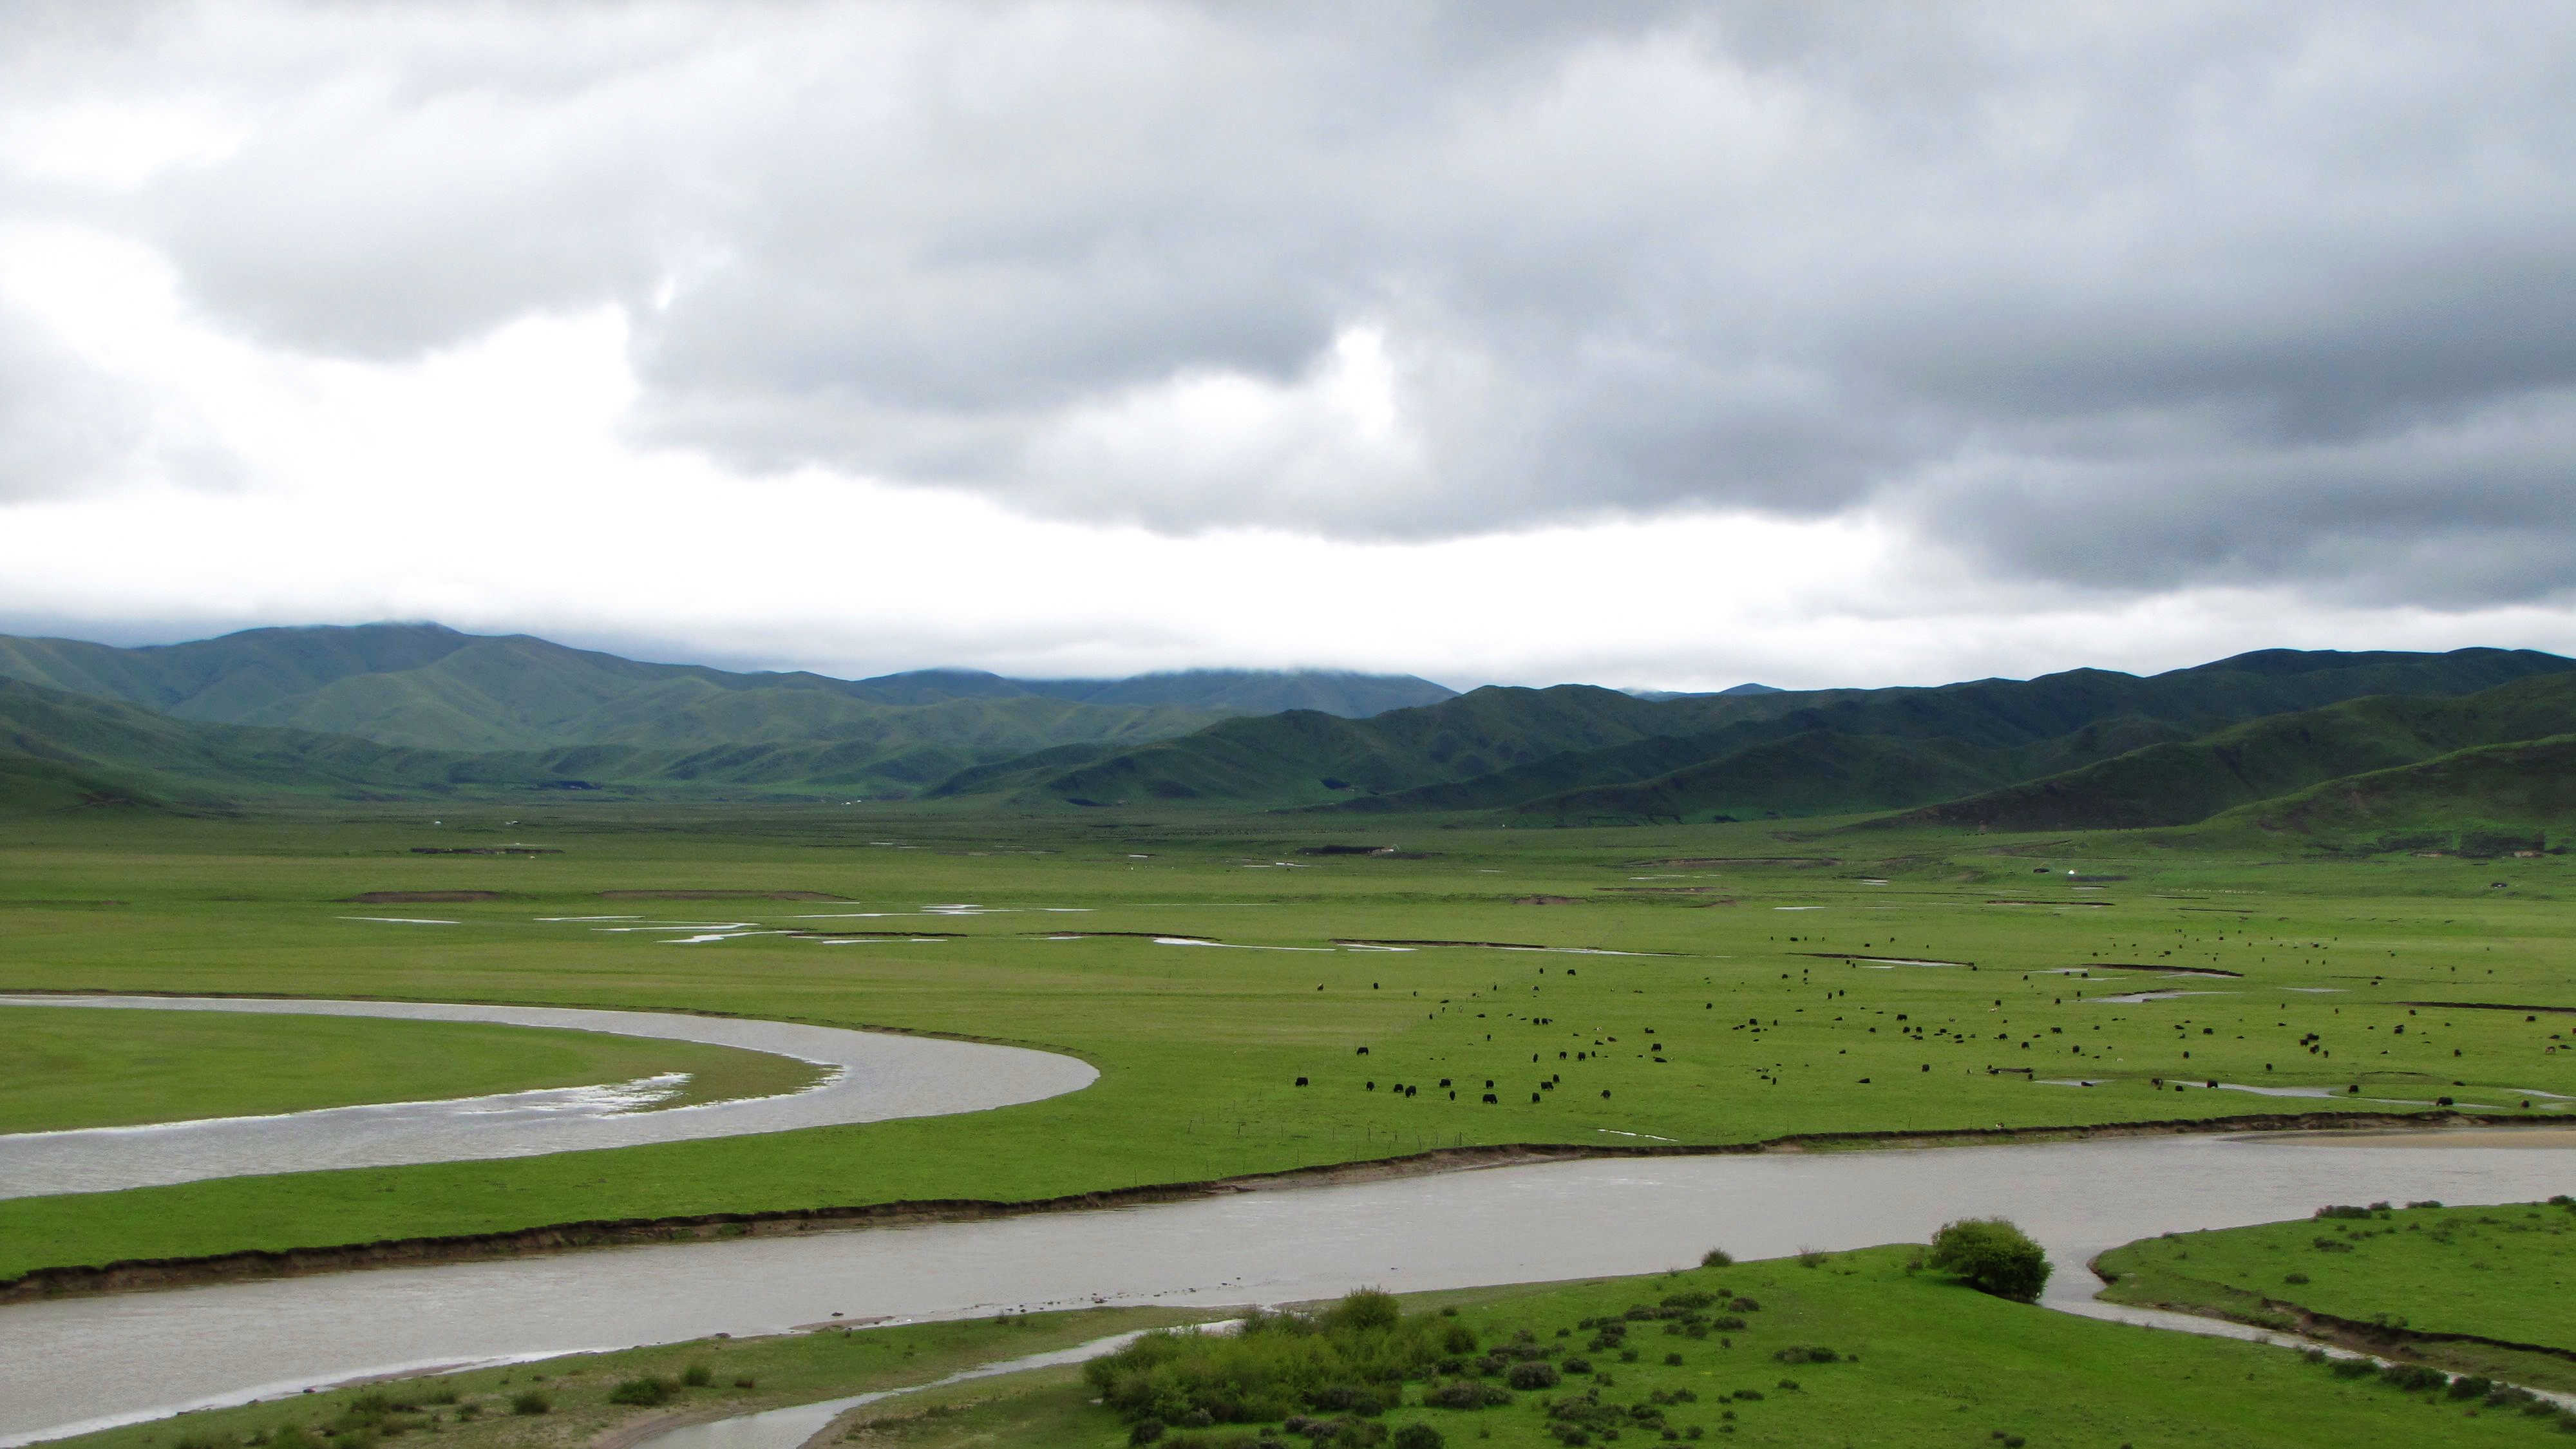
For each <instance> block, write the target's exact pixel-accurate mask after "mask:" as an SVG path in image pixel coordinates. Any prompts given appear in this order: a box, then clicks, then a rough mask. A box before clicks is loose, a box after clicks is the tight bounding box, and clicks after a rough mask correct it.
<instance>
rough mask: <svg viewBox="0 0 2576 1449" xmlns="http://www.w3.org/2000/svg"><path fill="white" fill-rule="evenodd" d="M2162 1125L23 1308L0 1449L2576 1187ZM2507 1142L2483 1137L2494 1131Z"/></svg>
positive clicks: (1376, 1185) (2512, 1153) (2341, 1141)
mask: <svg viewBox="0 0 2576 1449" xmlns="http://www.w3.org/2000/svg"><path fill="white" fill-rule="evenodd" d="M2319 1136H2320V1138H2321V1139H2322V1140H2283V1139H2282V1138H2281V1137H2279V1136H2271V1137H2218V1136H2199V1137H2141V1138H2118V1139H2104V1140H2098V1141H2089V1142H2062V1143H2051V1144H2047V1145H2034V1146H2001V1147H1953V1148H1936V1149H1921V1150H1889V1151H1868V1152H1840V1153H1811V1154H1785V1153H1784V1154H1768V1155H1760V1156H1733V1157H1682V1158H1653V1159H1626V1160H1621V1159H1610V1160H1594V1161H1584V1162H1570V1163H1554V1164H1547V1165H1543V1166H1531V1167H1512V1168H1496V1169H1489V1170H1485V1171H1476V1172H1460V1173H1450V1174H1444V1175H1439V1176H1429V1177H1414V1178H1399V1179H1392V1180H1387V1181H1380V1182H1370V1183H1359V1184H1352V1185H1347V1186H1337V1187H1325V1188H1305V1189H1296V1190H1283V1191H1270V1192H1246V1193H1239V1194H1234V1195H1230V1196H1226V1197H1221V1198H1211V1199H1203V1200H1199V1201H1192V1202H1184V1203H1174V1204H1167V1205H1162V1206H1155V1207H1144V1208H1131V1209H1118V1210H1108V1211H1095V1212H1078V1213H1055V1214H1044V1215H1037V1216H1031V1217H1024V1218H1014V1219H1007V1220H1002V1221H993V1222H976V1223H952V1224H928V1225H921V1226H914V1227H902V1228H874V1229H866V1230H860V1231H847V1232H817V1233H813V1234H809V1235H802V1236H795V1237H780V1238H748V1239H740V1240H736V1241H732V1242H715V1243H686V1244H669V1245H657V1246H650V1247H636V1248H616V1249H605V1250H597V1251H589V1252H577V1253H565V1254H558V1255H552V1256H545V1257H534V1258H522V1259H514V1260H509V1261H500V1262H482V1263H461V1264H454V1265H448V1266H441V1267H431V1268H407V1269H392V1270H383V1271H374V1272H353V1273H339V1274H332V1275H328V1276H320V1277H311V1278H294V1279H282V1280H277V1281H271V1282H258V1283H240V1284H228V1285H223V1286H217V1287H207V1288H194V1289H183V1290H177V1291H171V1292H162V1293H140V1294H130V1295H123V1296H112V1297H100V1298H84V1299H67V1300H61V1301H57V1302H50V1303H27V1304H20V1305H14V1306H10V1307H6V1308H0V1363H6V1364H8V1365H10V1373H9V1380H8V1384H9V1391H8V1393H7V1395H6V1396H5V1401H0V1445H7V1444H18V1443H25V1442H29V1441H32V1440H36V1439H43V1438H51V1437H56V1436H59V1435H62V1434H66V1433H72V1432H77V1431H79V1430H81V1429H84V1428H89V1427H97V1426H102V1425H105V1424H108V1423H113V1422H122V1421H128V1420H132V1419H137V1418H144V1417H150V1416H154V1415H159V1414H166V1413H169V1412H172V1411H174V1410H177V1409H180V1408H184V1407H189V1406H193V1405H199V1404H209V1403H219V1402H236V1401H239V1400H241V1399H244V1398H248V1397H253V1396H257V1395H265V1394H276V1393H284V1392H290V1391H292V1390H294V1389H296V1388H299V1387H302V1386H306V1385H312V1384H325V1383H333V1382H338V1381H342V1380H345V1379H349V1378H353V1377H357V1376H360V1375H365V1374H371V1373H383V1372H390V1371H396V1370H402V1369H411V1368H419V1367H425V1366H432V1365H446V1364H462V1363H468V1362H477V1361H489V1360H495V1359H501V1358H511V1357H534V1356H540V1355H547V1354H558V1353H567V1352H574V1351H579V1350H583V1349H598V1348H613V1347H625V1346H628V1345H633V1344H639V1343H654V1342H668V1341H674V1340H680V1339H687V1338H696V1337H701V1336H704V1335H707V1334H712V1333H718V1332H723V1333H731V1334H734V1335H736V1336H741V1335H746V1334H755V1333H772V1332H777V1331H780V1330H782V1329H787V1328H792V1327H795V1326H797V1325H800V1324H808V1323H816V1322H821V1321H825V1320H828V1319H830V1318H832V1317H833V1316H835V1315H845V1316H846V1317H848V1318H852V1319H859V1318H873V1317H879V1316H887V1317H894V1318H906V1319H919V1318H936V1317H955V1316H965V1315H972V1314H981V1313H990V1312H995V1311H998V1310H1002V1309H1013V1310H1018V1309H1032V1308H1045V1307H1054V1306H1066V1305H1073V1304H1082V1303H1094V1302H1104V1303H1164V1304H1202V1305H1221V1304H1238V1303H1256V1302H1265V1303H1266V1302H1287V1301H1296V1300H1302V1299H1312V1298H1321V1297H1327V1296H1331V1295H1335V1294H1339V1293H1343V1292H1346V1291H1348V1290H1350V1289H1352V1288H1356V1287H1363V1286H1370V1285H1376V1286H1382V1287H1386V1288H1389V1289H1393V1290H1397V1291H1407V1290H1416V1289H1431V1288H1450V1287H1465V1286H1471V1285H1476V1284H1489V1283H1513V1282H1530V1281H1540V1280H1548V1279H1562V1278H1579V1277H1591V1276H1598V1275H1609V1274H1628V1273H1645V1272H1652V1271H1655V1270H1658V1269H1662V1268H1669V1267H1674V1266H1678V1265H1683V1264H1688V1263H1694V1262H1696V1261H1698V1259H1699V1255H1700V1254H1701V1252H1702V1251H1704V1250H1705V1249H1707V1248H1710V1247H1724V1248H1726V1249H1727V1250H1729V1251H1730V1252H1733V1253H1735V1254H1736V1255H1738V1256H1739V1257H1767V1256H1773V1255H1778V1254H1783V1253H1790V1252H1794V1251H1796V1250H1798V1249H1800V1248H1809V1247H1812V1248H1823V1249H1841V1248H1854V1247H1862V1246H1866V1245H1869V1244H1874V1243H1885V1242H1898V1241H1916V1242H1919V1241H1922V1240H1924V1239H1925V1238H1927V1237H1928V1236H1930V1234H1931V1232H1932V1230H1933V1229H1934V1228H1936V1227H1938V1226H1939V1225H1940V1224H1941V1223H1942V1222H1944V1221H1947V1220H1948V1219H1951V1218H1956V1217H1961V1216H1968V1215H1977V1214H1989V1213H1995V1214H2002V1215H2005V1216H2008V1217H2011V1218H2012V1219H2014V1220H2015V1221H2016V1222H2018V1223H2020V1224H2021V1225H2022V1226H2023V1227H2024V1228H2026V1229H2028V1230H2030V1231H2031V1232H2032V1233H2033V1234H2034V1235H2035V1236H2037V1237H2038V1238H2039V1239H2040V1240H2041V1241H2042V1242H2043V1243H2045V1244H2046V1245H2047V1247H2048V1250H2049V1254H2050V1256H2051V1257H2052V1258H2053V1259H2054V1260H2055V1261H2056V1262H2057V1263H2058V1265H2059V1272H2058V1275H2057V1277H2056V1279H2055V1281H2053V1282H2052V1283H2051V1285H2050V1290H2049V1301H2051V1302H2052V1303H2055V1304H2058V1305H2060V1306H2074V1307H2082V1306H2084V1300H2086V1299H2088V1298H2089V1297H2090V1295H2091V1293H2092V1291H2093V1288H2094V1287H2095V1285H2094V1283H2093V1282H2092V1280H2091V1277H2090V1275H2089V1274H2087V1273H2085V1272H2084V1271H2083V1267H2082V1265H2083V1263H2084V1262H2085V1260H2086V1259H2088V1258H2090V1257H2091V1256H2092V1255H2093V1254H2095V1253H2098V1252H2100V1251H2101V1250H2103V1249H2105V1248H2109V1247H2112V1246H2115V1245H2117V1244H2119V1243H2123V1242H2127V1241H2129V1240H2130V1239H2133V1238H2139V1237H2145V1236H2148V1235H2150V1234H2154V1233H2160V1232H2166V1231H2174V1230H2185V1229H2193V1228H2211V1227H2227V1226H2235V1225H2240V1224H2245V1223H2256V1222H2267V1221H2272V1220H2276V1219H2280V1218H2289V1217H2300V1216H2304V1215H2306V1214H2308V1213H2310V1212H2312V1211H2314V1210H2315V1209H2316V1208H2317V1207H2319V1206H2321V1205H2323V1204H2326V1203H2331V1202H2368V1201H2373V1200H2377V1199H2392V1200H2396V1201H2400V1202H2403V1201H2408V1200H2412V1199H2421V1198H2435V1199H2440V1200H2442V1201H2444V1202H2451V1203H2481V1202H2511V1201H2527V1200H2531V1199H2536V1198H2542V1197H2547V1196H2550V1195H2551V1194H2554V1193H2560V1192H2570V1191H2576V1150H2571V1149H2569V1148H2567V1147H2564V1146H2555V1145H2535V1144H2534V1143H2533V1141H2532V1139H2531V1138H2530V1137H2529V1136H2528V1135H2522V1136H2516V1135H2515V1134H2510V1133H2507V1134H2498V1135H2497V1136H2494V1137H2491V1138H2482V1137H2479V1136H2477V1135H2475V1134H2460V1135H2458V1136H2457V1137H2456V1138H2447V1139H2439V1140H2436V1141H2433V1142H2431V1143H2429V1144H2428V1143H2426V1142H2425V1141H2424V1140H2423V1139H2420V1138H2418V1139H2412V1140H2409V1139H2400V1138H2372V1137H2368V1136H2360V1135H2351V1136H2344V1135H2326V1134H2319ZM2490 1143H2492V1144H2494V1145H2487V1144H2490Z"/></svg>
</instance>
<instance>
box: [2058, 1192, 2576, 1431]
mask: <svg viewBox="0 0 2576 1449" xmlns="http://www.w3.org/2000/svg"><path fill="white" fill-rule="evenodd" d="M2569 1185H2570V1186H2571V1187H2576V1165H2571V1169H2570V1184H2569ZM2347 1206H2364V1207H2365V1208H2366V1205H2347ZM2100 1267H2101V1270H2102V1271H2103V1272H2104V1273H2106V1274H2110V1275H2115V1281H2114V1282H2113V1283H2112V1285H2111V1287H2110V1288H2109V1289H2108V1291H2106V1292H2105V1294H2104V1295H2103V1296H2105V1297H2107V1298H2110V1299H2112V1300H2114V1301H2116V1302H2121V1303H2138V1304H2146V1305H2151V1306H2157V1307H2172V1308H2180V1309H2183V1310H2185V1311H2187V1312H2193V1313H2205V1314H2212V1315H2215V1316H2219V1317H2224V1318H2234V1319H2237V1320H2240V1321H2242V1322H2248V1323H2262V1324H2268V1325H2273V1326H2278V1327H2282V1328H2291V1329H2300V1330H2303V1331H2311V1332H2318V1333H2322V1334H2324V1335H2325V1336H2328V1337H2335V1338H2340V1339H2343V1340H2344V1341H2347V1342H2350V1343H2353V1344H2355V1345H2357V1346H2360V1347H2364V1348H2367V1349H2369V1350H2370V1351H2372V1352H2374V1353H2379V1354H2383V1355H2393V1356H2400V1357H2405V1358H2410V1359H2417V1360H2420V1361H2422V1362H2425V1363H2430V1364H2434V1365H2437V1366H2439V1367H2442V1368H2446V1369H2451V1370H2454V1371H2456V1372H2460V1373H2477V1374H2486V1375H2489V1376H2491V1377H2497V1378H2509V1379H2511V1380H2513V1381H2515V1382H2518V1383H2527V1384H2532V1385H2535V1386H2538V1387H2543V1388H2552V1389H2560V1390H2565V1391H2570V1392H2576V1313H2571V1312H2570V1310H2569V1308H2568V1303H2569V1300H2570V1297H2571V1295H2576V1200H2569V1199H2560V1200H2558V1201H2554V1202H2549V1203H2531V1204H2522V1205H2508V1206H2503V1207H2474V1208H2441V1207H2421V1208H2403V1207H2399V1208H2381V1209H2378V1210H2365V1211H2364V1212H2362V1213H2361V1214H2360V1215H2358V1216H2344V1215H2336V1216H2324V1217H2319V1218H2315V1219H2312V1220H2308V1221H2302V1222H2291V1223H2267V1224H2264V1225H2262V1226H2259V1227H2250V1228H2229V1229H2225V1230H2222V1231H2216V1232H2203V1233H2175V1234H2169V1235H2167V1236H2164V1237H2160V1238H2149V1239H2146V1240H2145V1241H2143V1242H2137V1243H2131V1244H2129V1245H2127V1246H2126V1247H2122V1248H2118V1249H2115V1250H2113V1251H2111V1252H2109V1253H2105V1254H2103V1255H2102V1258H2101V1259H2100Z"/></svg>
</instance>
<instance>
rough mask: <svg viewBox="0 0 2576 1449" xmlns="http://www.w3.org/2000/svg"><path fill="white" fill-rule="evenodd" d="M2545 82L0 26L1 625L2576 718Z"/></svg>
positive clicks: (2000, 24) (1264, 22)
mask: <svg viewBox="0 0 2576 1449" xmlns="http://www.w3.org/2000/svg"><path fill="white" fill-rule="evenodd" d="M2569 134H2576V16H2571V15H2562V14H2560V13H2559V12H2556V11H2552V10H2549V9H2547V8H2545V7H2496V8H2493V9H2486V8H2481V7H2474V6H2472V7H2460V6H2456V5H2453V6H2440V7H2437V6H2431V5H2412V4H2366V3H2346V4H2336V5H2325V4H2282V5H2276V6H2266V7H2257V8H2254V9H2250V10H2249V9H2247V8H2246V7H2242V6H2209V7H2195V6H2190V5H2177V6H2164V7H2149V8H2144V9H2141V8H2138V7H2108V6H2105V7H2088V6H2068V5H2041V4H2035V3H2033V4H2014V3H2001V0H1997V3H1991V4H1983V5H1976V4H1971V5H1962V6H1947V7H1920V6H1912V5H1898V4H1889V5H1885V6H1873V5H1857V6H1839V7H1817V6H1808V5H1798V4H1785V3H1784V4H1778V5H1773V4H1753V3H1747V4H1713V5H1654V6H1637V7H1621V8H1617V9H1615V10H1611V11H1606V12H1593V11H1581V10H1566V9H1560V8H1558V7H1519V6H1511V5H1492V4H1484V5H1459V6H1442V5H1433V4H1420V5H1396V6H1386V5H1370V6H1362V5H1349V6H1322V7H1302V8H1296V9H1291V10H1284V11H1283V10H1272V9H1263V8H1256V7H1229V6H1193V5H1183V4H1023V5H989V6H957V5H926V4H925V5H905V4H897V3H886V4H870V5H841V4H797V3H770V4H690V3H676V0H675V3H634V4H606V3H602V4H563V3H531V4H522V5H509V4H498V3H487V4H467V5H441V6H420V7H387V6H374V5H337V4H280V3H264V4H263V3H203V4H151V3H130V4H119V5H70V4H63V5H43V4H39V5H31V6H26V7H19V8H16V9H13V10H11V11H9V12H7V13H6V14H5V15H0V624H8V623H13V622H14V623H16V624H17V625H18V626H19V627H26V626H28V624H30V623H34V622H43V623H48V624H51V625H53V626H54V627H59V628H62V629H65V630H67V631H69V632H75V633H78V632H88V633H101V634H105V633H119V632H123V633H126V634H134V633H138V632H140V633H153V632H157V633H159V634H160V635H162V636H164V637H169V636H171V635H172V634H173V633H174V631H176V632H184V631H187V630H191V629H196V628H200V627H206V628H211V627H220V626H223V625H228V624H236V623H254V622H289V621H301V620H339V621H354V620H358V619H365V618H373V617H436V618H440V619H442V620H444V621H446V622H450V623H454V624H457V625H458V626H460V627H489V628H527V629H531V630H535V631H538V632H546V633H550V634H555V635H559V636H569V637H576V638H581V639H588V640H593V641H597V642H602V643H608V644H615V645H622V646H624V647H630V648H636V649H642V650H647V651H654V652H659V653H661V654H663V655H665V656H666V657H667V656H671V655H688V656H693V657H695V656H713V657H723V658H728V659H735V660H741V661H747V662H777V663H795V664H806V665H814V666H817V667H823V668H829V669H835V670H838V671H843V672H852V671H859V672H864V671H869V670H875V669H882V668H894V667H905V666H911V665H922V664H932V663H958V664H971V665H981V666H985V667H994V668H1003V669H1011V670H1019V671H1024V672H1039V673H1098V672H1126V671H1129V670H1134V669H1142V668H1152V667H1179V666H1186V665H1196V664H1223V663H1241V664H1287V663H1327V664H1336V665H1350V666H1355V667H1367V668H1390V669H1405V670H1411V671H1416V672H1421V673H1425V674H1429V675H1431V676H1433V677H1437V678H1442V679H1444V680H1447V681H1450V682H1456V683H1470V682H1475V681H1477V680H1482V679H1488V678H1493V679H1510V680H1524V681H1546V680H1552V679H1558V678H1589V679H1596V680H1604V681H1609V682H1619V683H1641V684H1660V685H1666V686H1703V685H1705V686H1722V685H1725V684H1730V683H1734V682H1737V681H1738V680H1740V679H1743V678H1747V677H1757V678H1763V679H1766V680H1769V681H1771V682H1775V683H1782V684H1821V683H1838V682H1892V681H1897V680H1904V681H1913V682H1929V681H1934V680H1939V679H1945V678H1955V677H1961V676H1964V675H1974V674H1982V673H1995V672H2001V673H2025V672H2030V671H2032V670H2036V669H2041V668H2050V667H2063V666H2065V665H2069V664H2073V663H2079V662H2092V663H2104V664H2111V665H2128V666H2132V667H2161V666H2167V665H2172V664H2179V663H2187V662H2196V661H2198V660H2201V659H2205V658H2210V657H2215V656H2217V655H2219V654H2223V653H2226V652H2230V651H2231V650H2234V649H2238V648H2246V647H2258V646H2265V645H2271V644H2308V645H2330V644H2332V645H2344V646H2348V647H2407V646H2415V647H2440V646H2445V645H2452V644H2462V643H2473V642H2474V643H2498V644H2516V645H2523V644H2527V645H2536V646H2539V647H2554V648H2561V649H2566V648H2570V647H2576V608H2572V607H2571V605H2576V461H2572V460H2576V253H2571V252H2570V250H2569V249H2568V248H2567V246H2566V245H2565V238H2566V237H2567V236H2568V235H2571V234H2576V167H2572V166H2571V162H2570V155H2569V152H2568V149H2567V147H2566V145H2565V140H2564V138H2565V137H2566V136H2567V135H2569Z"/></svg>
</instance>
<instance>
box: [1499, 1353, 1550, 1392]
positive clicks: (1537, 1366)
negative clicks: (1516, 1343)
mask: <svg viewBox="0 0 2576 1449" xmlns="http://www.w3.org/2000/svg"><path fill="white" fill-rule="evenodd" d="M1561 1378H1562V1376H1561V1375H1559V1374H1558V1373H1557V1371H1556V1365H1554V1364H1552V1363H1549V1362H1548V1361H1547V1360H1545V1359H1543V1358H1533V1359H1523V1360H1522V1361H1521V1362H1519V1363H1516V1364H1513V1365H1512V1366H1511V1369H1510V1370H1509V1371H1508V1372H1506V1373H1505V1374H1504V1375H1503V1382H1505V1383H1507V1384H1510V1385H1511V1386H1512V1387H1513V1388H1516V1389H1552V1388H1555V1387H1556V1386H1557V1384H1558V1382H1559V1381H1560V1380H1561Z"/></svg>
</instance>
